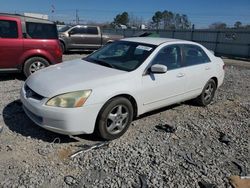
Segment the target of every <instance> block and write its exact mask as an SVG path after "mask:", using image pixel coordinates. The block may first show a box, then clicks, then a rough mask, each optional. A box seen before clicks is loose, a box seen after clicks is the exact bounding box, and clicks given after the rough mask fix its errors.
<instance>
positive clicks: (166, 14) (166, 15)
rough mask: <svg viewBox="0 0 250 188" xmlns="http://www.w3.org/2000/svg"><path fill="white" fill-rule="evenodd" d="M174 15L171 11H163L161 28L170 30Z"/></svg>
mask: <svg viewBox="0 0 250 188" xmlns="http://www.w3.org/2000/svg"><path fill="white" fill-rule="evenodd" d="M173 18H174V14H173V13H172V12H171V11H167V10H164V11H163V12H162V19H163V28H164V29H170V28H171V27H172V26H173Z"/></svg>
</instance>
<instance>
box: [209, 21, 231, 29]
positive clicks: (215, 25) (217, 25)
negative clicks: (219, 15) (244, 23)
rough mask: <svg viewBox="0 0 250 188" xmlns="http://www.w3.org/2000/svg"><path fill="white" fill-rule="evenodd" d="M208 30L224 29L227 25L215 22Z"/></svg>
mask: <svg viewBox="0 0 250 188" xmlns="http://www.w3.org/2000/svg"><path fill="white" fill-rule="evenodd" d="M209 28H210V29H226V28H227V24H226V23H223V22H215V23H212V24H211V25H210V26H209Z"/></svg>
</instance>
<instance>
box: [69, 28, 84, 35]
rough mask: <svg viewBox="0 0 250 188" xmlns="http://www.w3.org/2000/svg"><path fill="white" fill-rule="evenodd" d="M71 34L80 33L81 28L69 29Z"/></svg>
mask: <svg viewBox="0 0 250 188" xmlns="http://www.w3.org/2000/svg"><path fill="white" fill-rule="evenodd" d="M70 34H71V35H77V34H82V28H80V27H75V28H73V29H71V30H70Z"/></svg>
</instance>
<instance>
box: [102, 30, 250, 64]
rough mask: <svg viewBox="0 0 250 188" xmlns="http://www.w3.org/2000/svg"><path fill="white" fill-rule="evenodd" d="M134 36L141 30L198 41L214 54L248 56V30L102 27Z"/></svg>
mask: <svg viewBox="0 0 250 188" xmlns="http://www.w3.org/2000/svg"><path fill="white" fill-rule="evenodd" d="M105 32H106V33H112V34H121V35H124V36H125V37H131V36H136V35H138V34H140V33H142V32H147V33H157V34H158V35H159V36H160V37H164V38H176V39H183V40H189V41H194V42H198V43H200V44H202V45H204V46H205V47H207V48H208V49H210V50H213V51H214V52H215V54H216V55H221V56H229V57H242V58H248V59H249V58H250V30H159V31H156V30H143V31H142V30H132V29H126V30H121V29H117V30H116V29H104V33H105Z"/></svg>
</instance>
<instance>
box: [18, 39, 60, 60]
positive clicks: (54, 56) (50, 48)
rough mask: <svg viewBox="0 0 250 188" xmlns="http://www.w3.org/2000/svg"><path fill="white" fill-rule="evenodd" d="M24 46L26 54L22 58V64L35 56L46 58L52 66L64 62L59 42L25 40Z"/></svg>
mask: <svg viewBox="0 0 250 188" xmlns="http://www.w3.org/2000/svg"><path fill="white" fill-rule="evenodd" d="M23 46H24V47H23V48H24V53H23V55H22V56H21V57H20V63H24V62H25V60H27V59H28V58H30V57H34V56H41V57H44V58H45V59H47V60H48V61H49V63H50V64H56V63H60V62H62V52H61V50H60V46H59V40H54V39H53V40H46V39H24V40H23Z"/></svg>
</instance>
